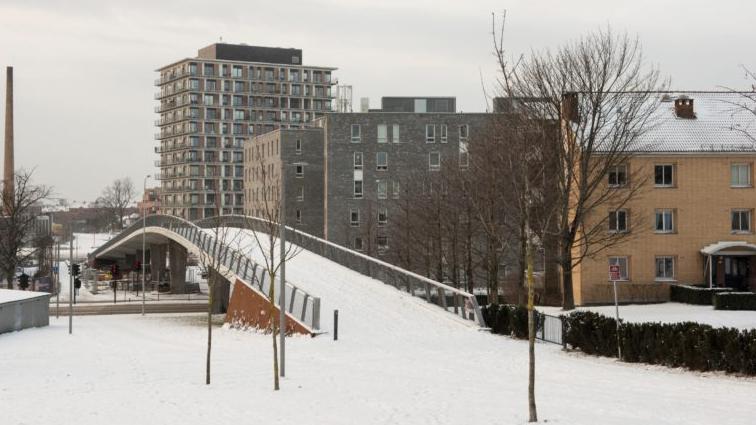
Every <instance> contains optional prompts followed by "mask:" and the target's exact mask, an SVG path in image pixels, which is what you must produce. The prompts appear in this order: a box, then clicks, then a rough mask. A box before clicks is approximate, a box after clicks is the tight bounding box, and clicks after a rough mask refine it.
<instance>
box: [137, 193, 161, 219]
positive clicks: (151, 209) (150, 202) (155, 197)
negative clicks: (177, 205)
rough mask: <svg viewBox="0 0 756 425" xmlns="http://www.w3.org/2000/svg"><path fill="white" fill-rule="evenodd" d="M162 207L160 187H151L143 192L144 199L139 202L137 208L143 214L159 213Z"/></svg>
mask: <svg viewBox="0 0 756 425" xmlns="http://www.w3.org/2000/svg"><path fill="white" fill-rule="evenodd" d="M159 209H160V187H151V188H147V190H146V191H145V192H144V193H143V194H142V200H141V201H138V202H137V210H139V214H140V215H141V214H142V212H143V211H144V213H145V214H148V215H149V214H157V212H158V210H159Z"/></svg>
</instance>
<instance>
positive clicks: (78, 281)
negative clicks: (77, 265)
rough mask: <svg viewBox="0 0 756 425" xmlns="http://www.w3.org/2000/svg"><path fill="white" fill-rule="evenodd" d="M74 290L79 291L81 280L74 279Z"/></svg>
mask: <svg viewBox="0 0 756 425" xmlns="http://www.w3.org/2000/svg"><path fill="white" fill-rule="evenodd" d="M74 288H76V289H81V279H79V278H78V277H77V278H76V279H74Z"/></svg>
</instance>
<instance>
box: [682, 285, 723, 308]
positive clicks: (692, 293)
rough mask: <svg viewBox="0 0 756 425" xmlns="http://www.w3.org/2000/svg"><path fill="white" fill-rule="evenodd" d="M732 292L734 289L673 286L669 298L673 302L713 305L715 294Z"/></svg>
mask: <svg viewBox="0 0 756 425" xmlns="http://www.w3.org/2000/svg"><path fill="white" fill-rule="evenodd" d="M730 291H732V288H705V287H702V286H688V285H671V286H670V293H669V298H670V300H671V301H675V302H678V303H685V304H696V305H712V304H713V302H714V295H715V294H718V293H721V292H730Z"/></svg>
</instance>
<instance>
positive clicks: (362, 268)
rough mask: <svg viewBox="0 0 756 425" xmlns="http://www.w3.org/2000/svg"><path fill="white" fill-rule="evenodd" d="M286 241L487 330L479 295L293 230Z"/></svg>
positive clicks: (236, 218) (258, 222) (236, 220)
mask: <svg viewBox="0 0 756 425" xmlns="http://www.w3.org/2000/svg"><path fill="white" fill-rule="evenodd" d="M197 225H199V226H200V227H208V228H211V227H215V226H227V227H238V228H246V229H250V230H253V231H260V232H264V231H265V230H266V228H267V227H268V223H267V222H266V221H264V220H263V219H261V218H258V217H249V216H242V215H224V216H221V217H212V218H209V219H205V220H200V221H198V222H197ZM286 239H287V241H289V242H291V243H293V244H295V245H297V246H299V247H301V248H303V249H306V250H308V251H311V252H314V253H316V254H318V255H320V256H322V257H325V258H328V259H329V260H331V261H333V262H335V263H338V264H340V265H342V266H344V267H347V268H349V269H351V270H354V271H357V272H359V273H361V274H364V275H367V276H370V277H372V278H374V279H376V280H380V281H381V282H383V283H385V284H387V285H391V286H394V287H395V288H397V289H399V290H402V291H406V292H408V293H410V294H412V295H414V296H416V297H421V298H424V299H425V300H426V301H427V302H429V303H432V304H435V305H437V306H439V307H441V308H443V309H445V310H446V311H447V312H450V313H454V314H456V315H458V316H460V317H462V318H464V319H466V320H472V321H474V322H476V323H477V324H478V325H479V326H481V327H486V324H485V321H484V320H483V315H482V313H481V310H480V306H479V305H478V302H477V300H476V298H475V296H474V295H473V294H471V293H469V292H466V291H463V290H460V289H457V288H454V287H452V286H449V285H446V284H443V283H441V282H437V281H435V280H432V279H429V278H427V277H425V276H422V275H419V274H417V273H413V272H410V271H408V270H404V269H402V268H400V267H397V266H395V265H393V264H389V263H387V262H385V261H381V260H379V259H376V258H373V257H370V256H368V255H365V254H362V253H360V252H357V251H354V250H351V249H348V248H345V247H343V246H341V245H337V244H335V243H333V242H330V241H327V240H325V239H322V238H318V237H315V236H312V235H310V234H307V233H304V232H300V231H298V230H296V229H292V228H291V227H287V228H286ZM287 295H288V294H287ZM287 299H289V298H287Z"/></svg>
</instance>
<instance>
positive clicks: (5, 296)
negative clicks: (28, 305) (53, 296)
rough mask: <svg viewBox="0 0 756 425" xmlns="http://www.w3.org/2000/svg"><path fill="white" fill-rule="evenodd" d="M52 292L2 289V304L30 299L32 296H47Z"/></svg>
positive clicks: (0, 292)
mask: <svg viewBox="0 0 756 425" xmlns="http://www.w3.org/2000/svg"><path fill="white" fill-rule="evenodd" d="M49 295H50V294H48V293H47V292H33V291H18V290H15V289H0V304H3V303H9V302H14V301H20V300H28V299H30V298H37V297H47V296H49Z"/></svg>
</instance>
